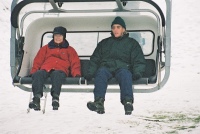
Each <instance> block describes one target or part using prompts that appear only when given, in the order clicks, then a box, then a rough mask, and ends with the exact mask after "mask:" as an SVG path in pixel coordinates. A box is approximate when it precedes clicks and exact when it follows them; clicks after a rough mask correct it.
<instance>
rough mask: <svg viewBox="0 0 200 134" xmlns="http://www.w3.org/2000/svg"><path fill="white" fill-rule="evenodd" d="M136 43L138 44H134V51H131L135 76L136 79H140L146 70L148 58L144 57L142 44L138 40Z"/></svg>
mask: <svg viewBox="0 0 200 134" xmlns="http://www.w3.org/2000/svg"><path fill="white" fill-rule="evenodd" d="M135 43H136V45H134V48H133V51H132V53H131V62H132V63H131V64H132V73H133V78H134V77H137V78H136V79H139V78H141V77H142V75H143V74H144V72H145V68H146V60H145V58H144V54H143V51H142V49H141V46H140V45H139V44H138V43H137V42H135Z"/></svg>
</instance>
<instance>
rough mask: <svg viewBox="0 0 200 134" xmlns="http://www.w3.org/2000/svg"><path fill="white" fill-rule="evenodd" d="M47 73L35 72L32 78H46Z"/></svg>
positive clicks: (42, 71) (43, 71)
mask: <svg viewBox="0 0 200 134" xmlns="http://www.w3.org/2000/svg"><path fill="white" fill-rule="evenodd" d="M46 75H47V72H46V71H45V70H38V71H37V72H35V73H34V74H33V76H32V77H33V78H35V77H37V78H41V77H46Z"/></svg>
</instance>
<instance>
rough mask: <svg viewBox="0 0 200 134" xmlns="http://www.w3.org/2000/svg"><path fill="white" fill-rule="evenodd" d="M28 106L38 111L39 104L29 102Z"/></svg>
mask: <svg viewBox="0 0 200 134" xmlns="http://www.w3.org/2000/svg"><path fill="white" fill-rule="evenodd" d="M29 108H30V109H34V110H35V111H40V106H37V105H36V104H34V103H30V104H29Z"/></svg>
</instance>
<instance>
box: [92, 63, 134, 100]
mask: <svg viewBox="0 0 200 134" xmlns="http://www.w3.org/2000/svg"><path fill="white" fill-rule="evenodd" d="M112 77H115V78H116V79H117V81H118V82H119V87H120V99H121V101H122V100H124V99H131V100H134V96H133V90H132V88H133V87H132V73H131V72H130V71H129V70H127V69H119V70H117V71H115V72H114V73H111V72H109V71H108V69H107V68H105V67H102V68H99V69H98V70H97V73H96V76H95V80H94V97H95V98H98V97H101V98H104V99H105V94H106V90H107V86H108V80H109V79H111V78H112Z"/></svg>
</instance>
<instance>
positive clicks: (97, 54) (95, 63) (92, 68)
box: [87, 42, 102, 77]
mask: <svg viewBox="0 0 200 134" xmlns="http://www.w3.org/2000/svg"><path fill="white" fill-rule="evenodd" d="M101 44H102V43H101V42H100V43H99V44H98V45H97V47H96V48H95V50H94V52H93V54H92V55H91V57H90V62H89V67H88V70H87V74H88V75H90V76H92V77H94V75H95V73H96V71H97V69H98V67H99V63H100V62H101Z"/></svg>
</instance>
